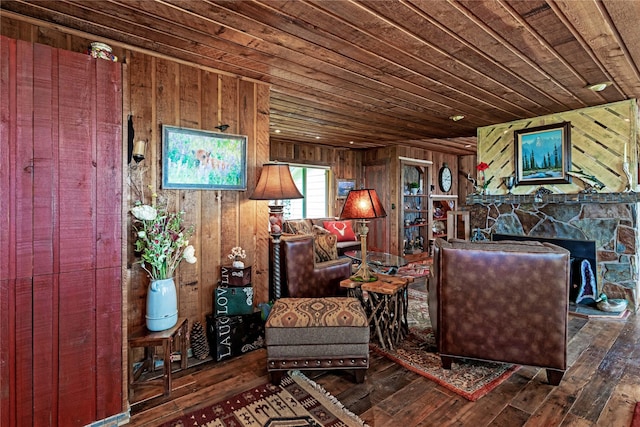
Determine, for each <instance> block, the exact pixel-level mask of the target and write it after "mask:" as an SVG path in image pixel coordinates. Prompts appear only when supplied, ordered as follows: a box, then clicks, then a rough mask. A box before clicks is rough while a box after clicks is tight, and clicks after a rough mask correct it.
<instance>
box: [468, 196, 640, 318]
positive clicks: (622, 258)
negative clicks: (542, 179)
mask: <svg viewBox="0 0 640 427" xmlns="http://www.w3.org/2000/svg"><path fill="white" fill-rule="evenodd" d="M637 199H638V194H637V193H595V194H594V193H591V194H550V195H543V196H541V197H540V198H534V196H533V195H506V196H487V195H471V196H469V197H468V198H467V205H468V206H467V209H469V210H470V212H471V213H470V215H471V231H472V233H471V234H472V235H473V234H474V233H476V232H478V231H479V232H481V233H482V234H483V235H484V237H486V238H487V239H490V238H491V234H493V233H504V234H516V235H524V236H530V237H555V238H562V239H580V240H594V241H595V242H596V262H597V273H596V275H597V285H598V290H599V291H600V292H605V293H606V294H607V296H608V297H609V298H625V299H627V300H628V301H629V303H630V304H629V308H630V309H631V310H634V311H637V310H638V308H639V305H640V303H639V301H638V297H639V294H640V282H639V281H638V276H639V274H638V265H639V263H638V260H639V254H638V248H640V245H639V241H638V238H639V233H638V227H639V224H638V216H637V214H638V206H639V205H638V200H637Z"/></svg>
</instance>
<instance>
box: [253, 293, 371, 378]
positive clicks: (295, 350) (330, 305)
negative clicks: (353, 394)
mask: <svg viewBox="0 0 640 427" xmlns="http://www.w3.org/2000/svg"><path fill="white" fill-rule="evenodd" d="M265 339H266V344H267V370H268V371H269V375H270V378H271V382H273V383H274V384H279V383H280V379H281V377H282V375H283V374H284V373H285V372H286V371H288V370H289V369H300V370H329V369H353V370H354V375H355V380H356V382H362V381H364V374H365V372H366V370H367V368H368V367H369V324H368V322H367V315H366V314H365V312H364V309H363V308H362V305H361V304H360V301H358V300H357V299H356V298H350V297H329V298H281V299H279V300H277V301H276V302H275V304H274V305H273V307H272V309H271V312H270V313H269V318H268V319H267V323H266V325H265Z"/></svg>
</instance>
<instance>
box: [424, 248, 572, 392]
mask: <svg viewBox="0 0 640 427" xmlns="http://www.w3.org/2000/svg"><path fill="white" fill-rule="evenodd" d="M569 256H570V255H569V251H568V250H566V249H563V248H561V247H559V246H556V245H553V244H550V243H540V242H514V241H506V242H505V241H502V242H477V243H473V242H467V241H464V240H457V239H454V240H451V241H449V242H447V241H445V240H443V239H436V241H435V244H434V253H433V268H432V270H431V277H430V280H429V296H428V301H429V316H430V317H431V322H432V326H433V329H434V333H435V338H436V344H437V346H438V351H439V353H440V357H441V360H442V365H443V367H444V368H445V369H451V362H452V361H453V360H454V359H457V358H468V359H477V360H485V361H496V362H505V363H514V364H520V365H531V366H539V367H543V368H546V371H547V380H548V381H549V383H550V384H553V385H558V384H559V383H560V381H561V380H562V377H563V375H564V372H565V370H566V368H567V324H568V305H569V283H570V281H569V274H570V258H569Z"/></svg>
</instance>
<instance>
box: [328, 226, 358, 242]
mask: <svg viewBox="0 0 640 427" xmlns="http://www.w3.org/2000/svg"><path fill="white" fill-rule="evenodd" d="M323 225H324V228H326V229H327V230H329V232H330V233H331V234H335V235H336V236H338V242H351V241H354V240H358V239H357V238H356V233H354V232H353V228H351V221H324V222H323Z"/></svg>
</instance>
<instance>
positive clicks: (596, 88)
mask: <svg viewBox="0 0 640 427" xmlns="http://www.w3.org/2000/svg"><path fill="white" fill-rule="evenodd" d="M612 84H613V83H612V82H600V83H595V84H592V85H589V86H587V89H589V90H592V91H594V92H602V91H603V90H605V89H606V88H607V87H609V86H611V85H612Z"/></svg>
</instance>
